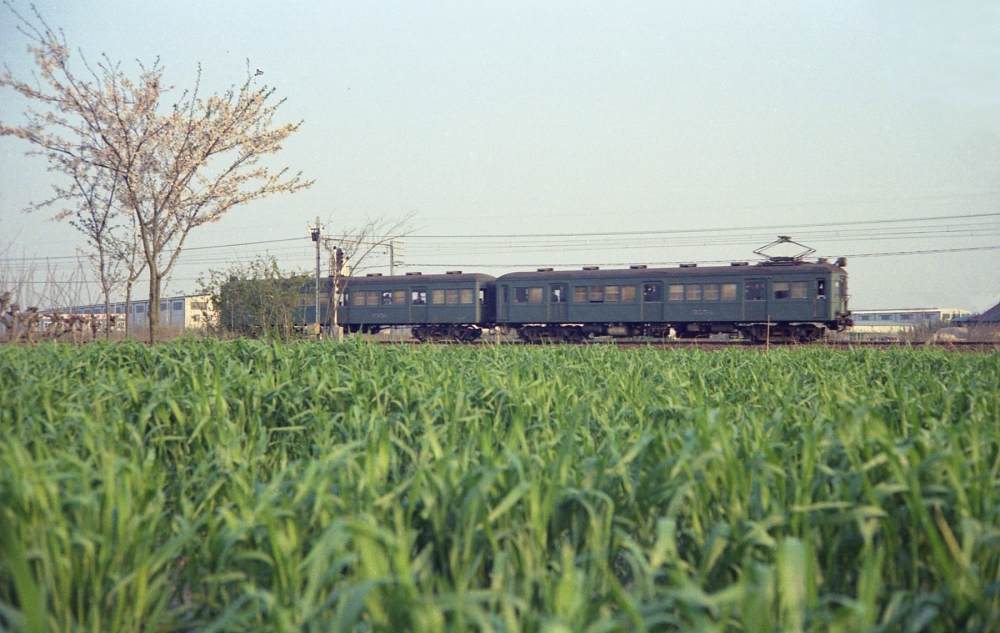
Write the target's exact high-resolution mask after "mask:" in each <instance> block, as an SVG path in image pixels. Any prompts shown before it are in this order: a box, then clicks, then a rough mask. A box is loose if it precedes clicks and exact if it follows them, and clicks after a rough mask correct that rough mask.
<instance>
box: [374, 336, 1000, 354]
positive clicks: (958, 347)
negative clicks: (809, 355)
mask: <svg viewBox="0 0 1000 633" xmlns="http://www.w3.org/2000/svg"><path fill="white" fill-rule="evenodd" d="M378 342H379V343H380V344H383V345H437V346H452V345H460V346H468V345H473V346H485V345H530V344H529V343H525V342H523V341H517V340H503V341H500V342H497V341H488V340H480V341H476V342H474V343H459V342H426V343H421V342H419V341H416V340H397V341H392V340H379V341H378ZM542 345H553V346H559V347H563V346H594V347H597V346H602V345H613V346H615V347H618V348H621V349H643V348H655V349H663V350H672V349H701V350H705V351H712V350H721V349H730V348H746V349H755V350H765V349H768V348H770V347H774V348H775V349H779V348H791V347H800V348H826V349H844V350H846V349H941V350H947V351H954V352H990V351H997V350H1000V341H927V342H899V341H817V342H813V343H771V344H770V345H767V344H759V345H757V344H754V343H751V342H749V341H745V340H733V341H718V340H681V339H666V340H664V339H649V340H628V339H599V340H589V341H585V342H583V343H548V342H547V343H543V344H542Z"/></svg>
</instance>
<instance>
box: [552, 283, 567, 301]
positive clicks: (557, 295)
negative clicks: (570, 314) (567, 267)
mask: <svg viewBox="0 0 1000 633" xmlns="http://www.w3.org/2000/svg"><path fill="white" fill-rule="evenodd" d="M549 303H566V288H564V287H563V286H550V287H549Z"/></svg>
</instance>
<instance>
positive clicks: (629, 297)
mask: <svg viewBox="0 0 1000 633" xmlns="http://www.w3.org/2000/svg"><path fill="white" fill-rule="evenodd" d="M634 301H635V286H622V303H632V302H634Z"/></svg>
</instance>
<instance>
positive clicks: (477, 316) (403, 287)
mask: <svg viewBox="0 0 1000 633" xmlns="http://www.w3.org/2000/svg"><path fill="white" fill-rule="evenodd" d="M494 281H495V278H494V277H491V276H489V275H482V274H478V273H477V274H463V273H462V271H458V270H456V271H450V272H448V273H446V274H444V275H421V274H420V273H407V274H405V275H394V276H382V275H380V274H378V273H375V274H371V275H366V276H364V277H352V278H350V279H348V280H347V283H346V287H345V291H344V295H345V296H344V299H343V304H344V305H342V306H341V307H340V309H339V310H338V315H337V316H338V320H339V322H340V324H341V325H343V326H344V327H345V328H346V329H347V330H348V331H350V332H365V333H375V332H378V331H380V330H382V329H384V328H387V327H392V326H410V327H411V329H412V332H413V336H414V338H416V339H417V340H420V341H437V340H456V341H474V340H476V339H478V338H479V337H480V335H481V334H482V330H483V328H484V327H485V328H491V327H493V323H494V321H495V319H496V313H495V309H494V308H495V304H496V301H495V296H494V295H495V292H494Z"/></svg>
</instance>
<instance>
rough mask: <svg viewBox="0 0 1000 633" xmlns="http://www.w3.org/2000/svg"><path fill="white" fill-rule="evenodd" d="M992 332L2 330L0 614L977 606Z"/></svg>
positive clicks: (987, 575) (903, 611)
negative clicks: (394, 338) (793, 340)
mask: <svg viewBox="0 0 1000 633" xmlns="http://www.w3.org/2000/svg"><path fill="white" fill-rule="evenodd" d="M998 471H1000V354H997V353H989V354H954V353H947V352H942V351H937V350H905V349H901V350H891V351H873V350H859V351H830V350H822V349H778V350H773V349H772V350H771V352H770V353H763V352H761V351H754V350H727V351H722V352H712V353H704V352H699V351H696V350H694V351H692V350H682V351H673V352H663V351H656V350H647V351H635V350H618V349H615V348H613V347H586V348H583V347H568V348H566V347H559V348H546V347H502V348H489V347H405V346H373V345H366V344H354V343H351V344H346V345H341V346H336V345H327V344H308V343H295V344H287V345H280V344H268V343H260V342H247V341H235V342H211V341H203V342H192V341H177V342H174V343H170V344H166V345H162V346H159V347H156V348H152V349H150V348H147V347H144V346H141V345H137V344H136V345H131V344H112V345H108V344H94V345H90V346H86V347H82V348H77V347H72V346H68V345H65V346H54V345H49V346H41V347H35V348H30V347H10V346H8V347H2V348H0V629H10V630H19V631H31V632H35V631H52V632H55V631H60V632H70V631H93V632H95V633H96V632H98V631H100V632H106V631H213V632H217V631H289V632H291V631H317V632H319V631H324V632H325V631H349V630H356V631H405V630H413V631H468V630H473V631H545V632H553V633H554V632H557V631H594V632H597V631H772V630H775V631H777V630H780V631H785V632H789V631H800V630H806V631H882V630H885V631H924V630H927V631H989V630H998V629H1000V472H998Z"/></svg>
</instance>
